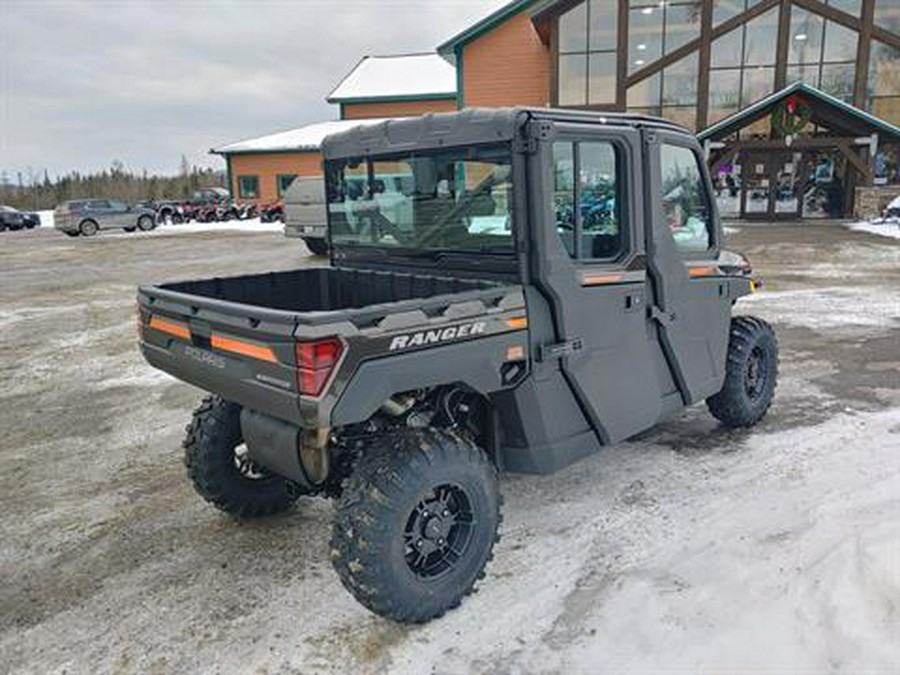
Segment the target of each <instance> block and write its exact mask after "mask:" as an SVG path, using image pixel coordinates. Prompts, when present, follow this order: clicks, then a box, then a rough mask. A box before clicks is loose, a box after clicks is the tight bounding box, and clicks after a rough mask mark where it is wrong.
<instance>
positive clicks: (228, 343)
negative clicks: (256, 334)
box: [209, 334, 278, 363]
mask: <svg viewBox="0 0 900 675" xmlns="http://www.w3.org/2000/svg"><path fill="white" fill-rule="evenodd" d="M209 344H210V345H211V346H212V348H213V349H220V350H222V351H223V352H231V353H232V354H240V355H241V356H249V357H250V358H251V359H258V360H260V361H270V362H271V363H278V359H277V358H275V352H273V351H272V349H271V347H266V346H265V345H258V344H254V343H252V342H244V341H243V340H236V339H235V338H230V337H225V336H224V335H216V334H213V335H211V336H210V338H209Z"/></svg>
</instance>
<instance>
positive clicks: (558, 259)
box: [529, 123, 668, 443]
mask: <svg viewBox="0 0 900 675" xmlns="http://www.w3.org/2000/svg"><path fill="white" fill-rule="evenodd" d="M641 165H642V157H641V139H640V134H639V132H638V131H636V130H635V129H632V128H629V127H620V128H616V127H611V126H608V125H603V126H600V125H596V126H594V125H586V124H562V123H555V124H553V132H552V134H550V135H549V137H547V138H545V142H543V143H541V144H540V148H539V150H538V151H537V153H536V154H535V155H534V156H533V157H532V158H531V160H530V164H529V166H530V167H531V172H532V175H540V176H541V177H542V180H541V181H540V185H539V186H538V185H535V183H536V181H530V183H529V187H530V188H531V190H530V195H529V197H530V199H531V209H530V210H531V213H532V214H533V215H532V218H534V220H535V221H536V222H535V223H534V225H533V228H532V230H533V232H532V236H533V238H534V243H535V248H534V251H533V257H532V266H533V269H534V270H535V272H536V274H535V276H536V277H537V279H536V284H537V285H538V287H539V288H540V289H541V290H542V291H543V293H544V295H545V296H546V297H547V298H548V300H549V305H550V307H551V313H552V315H553V321H554V328H555V332H556V336H555V341H554V342H549V343H547V344H543V345H541V346H540V349H539V354H538V358H539V359H540V360H541V361H544V362H547V361H558V362H559V364H560V368H561V369H562V372H563V374H564V376H565V379H566V381H567V382H568V384H569V387H570V388H571V390H572V392H573V394H574V396H575V399H576V400H577V402H578V404H579V405H580V407H581V409H582V411H583V412H584V414H585V415H586V417H587V418H588V420H589V421H590V423H591V425H592V427H593V428H594V430H595V431H596V433H597V434H598V436H599V437H600V440H601V441H602V442H603V443H614V442H616V441H619V440H622V439H624V438H627V437H628V436H631V435H633V434H635V433H637V432H638V431H641V430H643V429H646V428H648V427H650V426H652V425H653V424H654V423H655V422H656V421H657V420H658V419H659V417H660V414H661V397H662V395H663V394H664V393H665V392H664V390H665V389H666V388H667V386H668V385H667V384H666V382H665V380H666V377H667V374H666V370H665V368H666V367H665V364H664V362H663V360H662V355H661V352H660V349H659V346H658V345H657V344H656V342H655V340H654V334H653V332H652V331H649V330H648V319H647V313H646V311H647V310H646V307H647V303H648V287H647V272H646V264H645V250H644V242H643V227H642V220H643V202H642V200H641V198H640V192H639V191H638V190H637V189H636V186H639V185H640V183H638V182H637V181H638V180H639V177H640V173H641Z"/></svg>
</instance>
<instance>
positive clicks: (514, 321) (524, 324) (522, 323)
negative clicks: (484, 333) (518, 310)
mask: <svg viewBox="0 0 900 675" xmlns="http://www.w3.org/2000/svg"><path fill="white" fill-rule="evenodd" d="M506 325H507V326H509V327H510V328H528V317H527V316H514V317H513V318H511V319H507V320H506Z"/></svg>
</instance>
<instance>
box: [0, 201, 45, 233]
mask: <svg viewBox="0 0 900 675" xmlns="http://www.w3.org/2000/svg"><path fill="white" fill-rule="evenodd" d="M40 224H41V218H40V216H38V214H36V213H30V212H28V211H19V209H16V208H13V207H12V206H0V232H3V231H4V230H21V229H25V228H27V229H29V230H30V229H32V228H35V227H37V226H38V225H40Z"/></svg>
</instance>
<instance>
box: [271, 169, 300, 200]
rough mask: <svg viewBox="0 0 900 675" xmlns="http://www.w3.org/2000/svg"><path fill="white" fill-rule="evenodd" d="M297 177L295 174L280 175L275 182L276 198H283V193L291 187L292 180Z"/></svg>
mask: <svg viewBox="0 0 900 675" xmlns="http://www.w3.org/2000/svg"><path fill="white" fill-rule="evenodd" d="M296 177H297V174H295V173H280V174H278V177H277V178H276V180H277V181H278V196H279V197H283V196H284V193H285V192H287V190H288V188H289V187H291V183H293V182H294V179H295V178H296Z"/></svg>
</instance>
